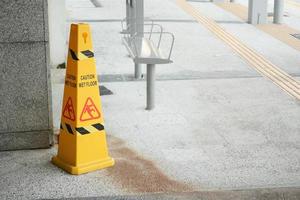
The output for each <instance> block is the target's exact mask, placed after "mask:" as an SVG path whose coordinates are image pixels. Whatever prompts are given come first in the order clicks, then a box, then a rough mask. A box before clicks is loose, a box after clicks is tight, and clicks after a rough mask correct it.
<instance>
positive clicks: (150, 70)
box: [146, 64, 155, 110]
mask: <svg viewBox="0 0 300 200" xmlns="http://www.w3.org/2000/svg"><path fill="white" fill-rule="evenodd" d="M154 90H155V65H153V64H148V65H147V107H146V110H152V109H153V108H154V103H155V93H154Z"/></svg>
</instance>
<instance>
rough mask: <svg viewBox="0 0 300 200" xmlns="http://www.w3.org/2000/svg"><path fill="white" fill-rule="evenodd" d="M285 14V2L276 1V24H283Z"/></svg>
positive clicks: (282, 0) (274, 19) (274, 20)
mask: <svg viewBox="0 0 300 200" xmlns="http://www.w3.org/2000/svg"><path fill="white" fill-rule="evenodd" d="M283 12H284V0H274V18H273V22H274V24H282V22H283Z"/></svg>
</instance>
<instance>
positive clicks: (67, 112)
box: [63, 97, 75, 121]
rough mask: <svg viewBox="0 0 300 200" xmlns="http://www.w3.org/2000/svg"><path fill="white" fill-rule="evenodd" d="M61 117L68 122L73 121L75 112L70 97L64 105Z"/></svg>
mask: <svg viewBox="0 0 300 200" xmlns="http://www.w3.org/2000/svg"><path fill="white" fill-rule="evenodd" d="M63 116H64V117H65V118H67V119H69V120H72V121H75V111H74V107H73V102H72V99H71V97H69V99H68V101H67V104H66V105H65V108H64V111H63Z"/></svg>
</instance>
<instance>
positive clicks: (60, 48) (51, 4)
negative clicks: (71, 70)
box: [48, 0, 67, 68]
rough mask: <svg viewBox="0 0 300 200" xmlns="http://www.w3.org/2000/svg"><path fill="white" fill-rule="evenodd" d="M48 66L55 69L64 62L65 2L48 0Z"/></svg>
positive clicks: (65, 45)
mask: <svg viewBox="0 0 300 200" xmlns="http://www.w3.org/2000/svg"><path fill="white" fill-rule="evenodd" d="M48 15H49V41H50V42H49V47H50V66H51V67H53V68H55V67H57V65H59V64H61V63H64V62H65V60H66V49H67V44H66V43H67V39H66V38H67V34H66V30H67V28H66V1H65V0H48Z"/></svg>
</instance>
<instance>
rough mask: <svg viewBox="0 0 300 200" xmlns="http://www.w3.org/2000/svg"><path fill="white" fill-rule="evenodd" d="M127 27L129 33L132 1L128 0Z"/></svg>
mask: <svg viewBox="0 0 300 200" xmlns="http://www.w3.org/2000/svg"><path fill="white" fill-rule="evenodd" d="M126 25H127V26H126V27H127V31H129V30H128V27H129V26H130V0H126Z"/></svg>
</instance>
